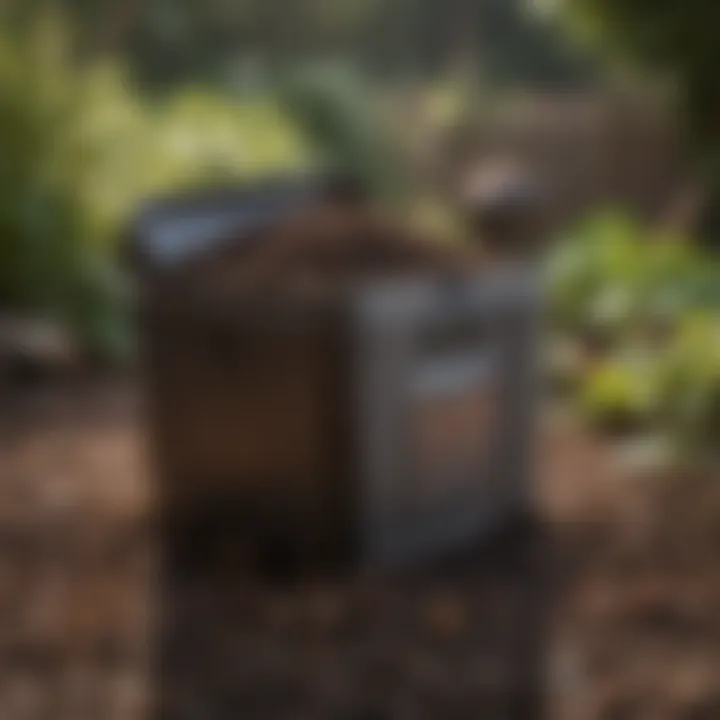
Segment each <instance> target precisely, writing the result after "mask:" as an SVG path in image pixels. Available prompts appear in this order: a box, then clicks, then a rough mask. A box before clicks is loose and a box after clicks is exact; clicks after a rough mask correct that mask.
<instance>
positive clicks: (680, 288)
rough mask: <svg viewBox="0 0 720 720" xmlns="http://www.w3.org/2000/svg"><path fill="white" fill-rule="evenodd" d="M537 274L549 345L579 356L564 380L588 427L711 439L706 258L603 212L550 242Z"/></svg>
mask: <svg viewBox="0 0 720 720" xmlns="http://www.w3.org/2000/svg"><path fill="white" fill-rule="evenodd" d="M547 278H548V287H549V291H550V309H551V315H552V321H553V326H554V328H555V331H556V332H557V333H558V334H559V336H560V338H561V341H560V342H558V343H557V345H558V346H559V347H570V348H571V349H572V350H573V357H578V358H580V360H581V362H580V365H579V367H578V363H575V364H573V365H572V367H571V368H570V369H565V370H564V372H565V373H566V374H567V373H572V378H571V379H572V382H571V383H570V382H566V383H564V384H565V385H566V386H568V385H569V386H570V387H572V388H574V389H575V391H576V392H577V400H578V402H579V405H580V407H581V409H582V411H583V413H584V415H585V416H586V417H587V418H588V419H589V420H590V421H591V422H592V423H593V424H594V425H596V426H599V427H602V428H606V429H615V430H617V429H626V430H627V429H630V428H633V429H645V430H657V431H658V432H662V433H670V434H671V435H672V436H673V437H674V438H676V439H678V440H681V441H682V443H683V444H684V445H688V444H690V443H699V444H701V445H703V446H704V447H706V448H707V447H712V446H714V445H717V444H719V443H720V262H719V261H718V259H717V257H716V256H713V255H711V254H708V253H705V252H703V251H701V250H698V249H697V248H696V247H695V246H694V245H693V244H692V243H691V242H689V241H682V240H681V239H678V238H668V237H665V236H663V235H662V234H660V233H657V232H653V231H651V230H649V229H648V228H643V227H642V226H641V225H640V224H638V223H636V222H633V221H632V220H630V219H629V218H627V217H625V216H623V215H622V214H619V213H606V214H603V215H601V216H598V217H596V218H594V219H592V220H591V221H590V222H588V223H586V224H585V225H584V226H583V227H581V228H579V229H578V230H577V231H576V232H573V233H570V236H569V237H568V238H567V239H566V240H565V241H564V242H562V243H560V245H559V246H558V247H557V248H556V249H555V251H554V252H553V254H552V256H551V258H550V260H549V263H548V273H547ZM583 358H585V361H584V363H583V362H582V360H583ZM554 370H555V372H556V373H557V372H559V371H561V370H562V368H560V366H559V363H558V362H556V363H555V368H554Z"/></svg>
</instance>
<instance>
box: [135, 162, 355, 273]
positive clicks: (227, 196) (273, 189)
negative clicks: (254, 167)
mask: <svg viewBox="0 0 720 720" xmlns="http://www.w3.org/2000/svg"><path fill="white" fill-rule="evenodd" d="M339 193H344V194H345V195H346V196H350V195H349V194H350V193H355V194H354V195H353V197H358V196H359V195H358V193H359V188H357V186H355V185H354V184H353V181H352V180H351V179H349V178H346V177H340V176H339V175H337V174H332V173H323V174H300V175H293V176H282V177H274V178H270V179H265V180H263V181H261V182H255V183H252V184H249V183H248V184H238V185H233V186H224V187H214V188H210V189H203V190H196V191H189V192H184V193H180V194H176V195H173V196H169V197H162V198H157V199H154V200H152V201H150V202H149V203H148V204H147V205H145V206H144V207H143V208H141V210H140V212H139V213H138V214H137V216H136V218H135V220H134V222H133V223H132V224H131V227H130V232H129V239H128V243H127V248H126V250H127V253H128V260H129V262H130V264H131V265H132V266H133V267H134V268H135V269H137V270H139V271H140V272H141V273H142V272H148V271H150V272H152V271H169V270H173V269H176V268H179V267H181V266H186V265H187V264H189V263H192V262H193V260H196V259H200V258H201V257H203V256H204V255H206V254H207V253H208V252H210V251H212V250H214V249H216V248H218V247H219V246H221V245H222V244H224V243H227V242H233V243H238V242H244V241H247V242H252V241H255V240H256V239H257V238H258V235H259V232H260V231H262V230H265V229H267V228H269V227H270V226H272V225H273V224H274V223H276V222H277V221H278V220H279V219H281V218H283V217H285V216H286V215H287V214H289V213H292V212H296V211H298V210H301V209H303V208H306V207H309V206H311V205H313V204H315V203H317V202H320V201H322V200H326V199H329V198H332V197H336V196H337V195H338V194H339Z"/></svg>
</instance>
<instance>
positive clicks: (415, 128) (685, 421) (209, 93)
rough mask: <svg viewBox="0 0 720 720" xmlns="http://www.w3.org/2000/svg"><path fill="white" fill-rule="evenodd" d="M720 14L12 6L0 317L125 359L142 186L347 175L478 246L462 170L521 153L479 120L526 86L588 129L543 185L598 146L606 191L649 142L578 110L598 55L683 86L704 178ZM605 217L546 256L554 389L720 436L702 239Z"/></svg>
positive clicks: (714, 271) (3, 6)
mask: <svg viewBox="0 0 720 720" xmlns="http://www.w3.org/2000/svg"><path fill="white" fill-rule="evenodd" d="M718 12H720V11H718V10H716V9H715V6H714V5H713V4H712V3H710V2H705V0H689V1H686V2H684V3H679V2H677V1H676V0H662V2H656V3H648V2H644V0H545V1H541V0H484V1H483V2H473V1H472V0H383V1H382V2H381V1H380V0H55V1H54V2H48V0H22V1H20V0H4V2H2V3H0V13H2V26H1V27H0V182H1V187H2V195H1V196H0V238H1V239H0V313H4V312H7V311H10V312H12V313H20V314H29V315H32V316H40V317H45V318H49V319H51V320H52V321H54V322H57V323H58V324H60V325H61V326H63V327H65V328H67V329H69V330H70V331H71V332H72V334H73V336H74V337H75V339H76V340H77V341H78V344H79V345H80V347H81V348H82V349H83V350H84V351H86V352H87V353H89V354H91V355H95V356H100V357H103V358H121V357H124V356H127V355H128V353H129V352H130V347H129V340H130V337H131V335H130V331H129V324H128V321H127V307H128V303H127V290H126V288H125V287H124V283H123V278H122V277H121V275H120V273H119V271H118V270H119V268H118V263H117V243H118V238H119V237H120V235H121V231H122V228H123V226H124V224H125V223H126V222H128V220H129V219H130V218H131V217H132V215H133V213H134V211H135V209H136V207H137V205H138V203H139V202H140V201H141V200H143V199H144V198H146V197H147V196H148V195H150V194H153V193H162V192H167V191H170V190H173V189H176V188H180V187H188V186H192V185H198V184H203V183H210V182H217V181H218V180H227V179H231V178H233V179H238V178H242V179H252V178H257V177H259V176H263V175H268V174H273V173H276V172H283V171H288V170H294V169H298V168H305V167H307V166H308V165H331V166H336V167H338V166H339V167H342V168H345V169H347V170H350V171H351V172H352V173H354V174H355V175H357V176H358V177H360V178H361V179H362V180H364V181H365V182H366V183H367V184H368V185H369V186H370V187H371V188H372V189H373V190H374V192H375V194H376V196H377V197H378V198H381V199H383V200H385V201H387V202H389V203H393V204H395V205H399V204H402V205H405V206H406V207H408V208H409V209H410V210H411V212H410V214H409V216H408V217H410V218H411V219H412V220H413V221H417V222H419V224H422V225H424V226H426V227H432V228H433V229H434V230H437V231H438V232H439V233H440V234H441V235H447V236H453V237H455V236H462V235H463V232H464V225H463V221H462V216H461V213H459V212H458V210H457V205H454V204H453V202H454V200H457V191H458V184H459V183H458V181H459V179H460V178H459V177H458V170H457V168H458V167H460V168H462V169H465V168H469V169H472V168H473V164H477V163H478V160H477V158H476V154H477V153H476V151H477V148H478V147H480V148H484V150H482V152H480V153H479V154H478V157H480V156H482V157H483V158H485V157H487V158H488V159H489V160H492V159H493V156H494V155H500V154H502V153H505V154H506V155H509V156H512V157H515V155H518V154H521V153H522V146H523V142H524V141H523V138H522V137H521V134H520V135H513V133H514V132H515V130H514V124H513V121H510V120H508V119H507V116H505V115H503V113H501V112H500V113H497V117H499V118H502V120H501V121H500V122H498V123H496V125H498V126H500V129H501V131H502V132H500V133H498V132H495V135H494V136H493V132H491V131H490V130H488V127H486V126H484V125H483V122H484V119H486V118H488V117H490V116H493V115H495V113H494V109H495V108H496V106H499V105H500V104H501V102H502V99H503V98H504V97H506V96H509V95H512V94H513V93H518V94H521V93H522V92H527V91H528V90H529V91H531V92H532V93H533V98H542V99H543V100H546V99H548V98H550V99H554V98H558V97H561V98H568V97H572V98H573V102H574V105H573V103H570V104H569V105H573V108H574V109H573V108H570V110H571V112H570V111H569V114H568V117H570V118H571V119H570V120H568V121H567V122H568V123H574V124H575V125H577V126H579V124H580V121H579V120H575V119H574V118H575V115H573V114H572V113H577V114H578V116H582V117H584V118H585V119H584V120H583V121H582V122H584V123H586V124H587V126H588V127H589V128H591V130H592V132H593V133H595V135H594V136H593V137H594V138H595V139H594V140H593V142H595V141H597V143H598V144H597V145H592V146H591V143H590V142H587V143H585V142H584V141H583V140H580V141H579V142H576V145H574V146H573V147H574V149H572V150H569V149H568V147H569V146H568V145H567V137H566V136H568V135H569V134H568V133H567V132H566V131H565V130H560V131H559V133H560V135H561V137H560V141H561V144H560V146H559V153H560V154H559V155H557V154H556V155H553V154H552V153H550V152H548V151H547V147H545V146H542V147H540V153H539V154H540V155H544V156H546V157H545V160H544V162H545V165H546V167H549V168H550V172H551V173H552V170H553V168H554V169H555V176H553V177H551V176H549V177H547V178H545V179H546V180H548V184H549V186H552V183H553V182H555V181H557V178H558V177H559V172H558V171H559V170H561V169H563V168H567V169H568V172H567V175H568V177H567V178H566V179H565V180H564V182H565V183H566V186H567V189H568V191H572V190H574V189H575V188H576V187H577V186H578V185H579V182H578V180H577V177H576V176H575V175H574V174H573V173H575V172H576V171H575V169H573V168H574V166H573V164H572V162H571V160H572V161H574V160H575V159H576V156H579V155H580V154H581V151H582V150H583V149H584V148H585V149H587V153H588V155H589V156H590V157H591V158H592V161H593V162H595V163H596V164H597V168H596V169H594V170H593V171H592V172H593V173H594V174H595V175H597V176H598V178H599V180H598V182H599V184H600V185H602V184H603V183H605V184H607V180H606V170H607V161H606V158H608V157H610V156H612V157H613V158H615V159H617V158H620V159H622V158H623V157H625V156H627V157H629V156H630V155H631V153H630V152H628V147H627V146H628V144H630V145H632V146H633V147H635V146H636V145H637V144H638V143H637V141H636V140H635V139H631V140H630V141H628V142H626V143H625V145H623V144H622V143H620V142H619V141H618V140H617V137H618V136H619V135H621V133H619V132H618V128H617V127H613V126H612V125H607V126H605V125H602V123H600V122H599V121H598V120H597V118H596V117H595V116H594V115H593V113H592V112H591V111H589V110H587V109H586V108H585V106H584V105H583V104H582V102H581V100H582V98H583V97H586V96H588V97H589V96H593V95H598V94H599V93H600V92H601V91H602V89H603V88H604V87H605V86H606V84H607V82H608V75H607V74H606V73H605V72H604V68H603V67H602V66H601V65H600V64H599V63H598V62H596V61H595V60H594V59H591V55H590V54H589V52H588V51H587V49H586V48H587V47H592V46H593V45H595V46H598V47H599V48H600V50H601V51H602V52H601V53H600V55H601V56H602V55H604V56H605V57H607V58H609V59H610V60H611V62H610V63H609V64H608V65H609V66H614V65H616V64H617V62H618V61H619V62H620V63H621V65H622V66H623V67H625V66H626V65H625V63H626V62H627V61H630V62H629V63H628V64H627V67H638V68H642V69H643V71H645V72H646V75H645V77H650V78H651V79H652V81H651V82H649V83H648V84H650V85H652V84H654V83H655V81H656V80H659V81H660V82H661V84H667V85H668V86H669V87H670V88H671V89H673V90H674V93H675V95H676V98H677V100H678V104H677V107H678V108H679V109H680V111H681V113H680V115H681V118H682V121H683V123H684V125H685V127H686V128H687V129H688V130H689V137H690V138H692V139H693V141H694V148H695V149H696V150H698V149H700V150H702V152H696V153H695V158H696V160H697V159H698V158H700V160H701V167H702V169H703V171H704V173H705V178H709V179H710V185H711V186H712V184H713V182H714V178H717V177H718V176H720V172H717V169H716V166H717V165H718V162H717V161H716V157H717V156H718V153H717V152H716V149H718V148H720V143H718V137H717V132H718V128H717V125H716V118H717V106H718V104H719V103H720V80H718V76H717V73H716V71H715V66H716V63H715V59H716V53H717V50H716V46H715V41H714V40H715V39H714V27H715V22H714V20H715V19H717V18H718ZM558 20H559V21H560V22H558ZM564 27H568V28H570V33H567V34H566V33H564V32H561V30H562V29H563V28H564ZM578 40H581V41H585V42H586V44H585V45H583V42H578ZM587 41H590V42H589V43H588V42H587ZM581 48H582V49H581ZM578 98H579V100H578ZM524 107H525V108H526V109H525V110H524V111H523V112H525V114H526V116H527V115H528V114H529V115H530V121H529V123H525V124H526V125H528V124H529V125H535V126H537V127H540V126H542V127H546V129H548V130H552V129H553V128H554V127H563V126H562V125H561V123H559V122H558V120H557V117H556V115H554V114H553V112H546V111H545V110H543V108H544V107H545V105H543V103H542V102H534V101H530V102H527V103H525V104H524ZM648 107H650V106H648ZM563 112H564V111H563ZM648 115H652V116H653V117H655V116H656V115H657V113H656V112H655V108H654V106H653V107H652V108H651V109H649V110H648ZM623 124H624V121H622V120H621V121H620V122H619V123H618V125H619V126H622V125H623ZM520 125H522V123H520ZM575 125H574V126H575ZM597 128H606V129H605V130H602V129H601V131H599V132H598V131H597ZM607 128H609V129H607ZM496 129H497V128H496ZM620 130H622V127H620ZM518 132H519V131H518ZM550 134H552V133H550ZM556 134H557V133H556ZM640 134H642V133H640ZM596 136H597V137H596ZM493 137H495V139H492V138H493ZM578 137H582V135H581V134H579V135H578ZM498 138H499V139H498ZM598 138H599V139H598ZM553 142H554V141H553ZM612 142H616V143H617V144H616V145H613V146H612V148H610V146H609V145H608V143H612ZM563 143H565V144H563ZM603 143H605V145H603ZM488 145H490V146H491V147H485V146H488ZM541 145H542V143H541ZM623 148H625V149H623ZM556 150H558V148H556ZM483 153H484V154H483ZM513 154H515V155H513ZM657 154H658V153H656V152H655V150H654V149H653V148H650V149H649V150H648V153H646V156H645V157H651V156H655V155H657ZM570 155H572V156H573V157H570ZM633 162H635V164H636V165H637V166H638V167H640V166H644V165H646V164H647V163H646V161H645V160H634V161H633ZM455 166H457V167H455ZM636 169H637V168H635V169H633V170H631V171H627V172H626V171H625V170H622V169H621V172H620V174H621V175H623V176H630V175H632V174H633V173H634V172H635V170H636ZM651 172H652V173H654V174H657V173H655V171H654V170H651ZM719 185H720V184H718V185H716V187H718V186H719ZM623 192H624V191H623ZM662 202H664V200H663V201H662ZM583 207H586V206H583ZM600 209H601V208H597V210H598V212H594V213H591V214H592V215H593V216H592V217H591V218H590V219H588V220H586V221H584V222H583V223H581V224H580V225H578V226H576V227H575V229H574V230H571V231H569V232H567V233H566V234H565V235H564V236H563V237H561V238H560V239H559V240H557V242H553V243H551V244H552V245H553V250H552V252H551V253H550V257H549V258H548V265H547V272H548V287H549V288H550V299H551V303H550V304H551V317H552V320H553V323H552V325H553V328H554V336H555V338H554V341H553V343H552V345H553V347H552V353H551V354H552V356H553V359H552V363H551V366H552V368H553V372H554V375H555V379H556V380H557V382H558V385H559V386H562V387H563V388H564V389H565V390H566V391H569V392H570V395H571V397H572V399H573V402H574V403H575V405H576V406H577V408H578V409H579V410H580V411H581V412H582V413H583V415H584V416H585V417H586V418H587V419H588V420H589V421H591V422H592V423H594V424H596V425H598V426H600V427H604V428H607V429H612V430H614V431H618V430H619V429H623V430H625V431H627V430H632V432H637V431H638V430H640V431H643V432H644V431H652V432H658V433H661V434H671V435H672V436H673V437H674V438H676V439H684V440H687V439H688V438H695V439H698V438H701V439H702V438H705V440H707V439H708V438H713V437H715V438H717V432H718V430H719V429H720V428H719V426H720V422H719V420H718V416H719V415H720V399H719V398H720V358H719V357H718V333H719V332H720V330H719V329H718V327H719V325H720V319H719V318H720V269H719V267H718V261H717V260H716V259H715V257H714V256H713V255H712V254H709V253H707V252H705V251H703V250H700V249H698V247H697V244H696V243H695V242H693V239H692V238H691V237H688V234H690V233H691V231H692V223H690V224H686V227H684V228H683V227H681V229H680V230H677V226H676V225H675V226H673V227H675V228H676V229H675V230H673V231H670V230H668V229H667V228H663V227H660V228H659V229H658V227H657V226H654V225H648V224H643V223H641V222H640V221H638V220H636V219H634V218H633V217H632V215H631V214H629V213H627V212H625V211H612V212H604V211H603V212H600V211H599V210H600ZM713 433H715V435H714V436H713ZM681 444H686V443H684V442H683V443H681ZM711 444H712V443H711V442H705V443H704V445H705V446H706V447H708V446H710V445H711Z"/></svg>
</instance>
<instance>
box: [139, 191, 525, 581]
mask: <svg viewBox="0 0 720 720" xmlns="http://www.w3.org/2000/svg"><path fill="white" fill-rule="evenodd" d="M327 187H328V186H326V185H322V184H308V183H307V182H305V181H303V182H299V183H295V184H292V183H289V184H282V183H280V184H275V185H268V186H266V187H264V188H260V189H254V190H237V191H234V192H231V191H224V192H223V193H220V194H216V195H214V196H213V195H208V196H205V197H202V198H185V199H180V200H176V201H172V202H170V203H166V204H160V205H158V206H157V207H156V208H154V209H153V208H151V209H150V210H149V211H148V212H147V213H145V214H144V215H143V216H141V218H140V222H139V223H138V225H137V226H136V233H135V243H134V244H135V247H136V252H137V254H138V257H140V258H141V259H143V262H144V266H143V268H144V269H143V274H142V275H143V277H144V278H145V281H144V283H142V286H143V287H142V293H141V295H142V301H141V308H140V312H141V318H142V326H143V331H144V338H145V360H146V377H147V383H148V390H149V401H150V417H151V425H152V438H153V448H154V457H155V462H156V467H157V470H158V473H159V476H160V498H159V500H160V507H161V508H162V512H163V517H164V520H165V522H166V528H167V529H168V535H167V537H168V538H169V540H168V542H169V545H170V546H171V548H172V549H173V550H174V551H175V552H176V553H177V557H178V559H179V560H180V561H182V562H192V561H193V560H197V561H204V560H207V558H208V557H210V556H211V555H213V553H215V554H217V552H218V549H217V548H218V547H219V546H220V545H222V546H223V547H224V548H226V549H227V548H236V549H237V548H239V547H242V548H245V549H248V548H249V549H250V550H251V551H252V552H253V553H256V554H257V556H258V557H265V558H268V557H273V558H275V559H277V558H278V557H282V558H285V559H286V560H291V561H292V562H295V561H299V562H301V563H306V562H307V563H310V564H312V565H322V566H326V565H331V566H343V567H353V568H363V567H372V568H382V567H391V566H396V565H399V564H404V563H407V562H413V561H417V560H420V559H425V558H429V557H431V556H437V555H439V554H442V553H445V552H449V551H452V550H457V549H461V548H463V547H464V546H466V545H467V544H468V543H471V542H476V541H477V540H478V539H482V537H484V536H487V534H489V533H491V532H493V531H494V530H495V529H497V528H499V527H500V526H502V525H503V524H504V523H505V522H507V521H508V520H509V519H510V518H512V517H515V516H517V515H518V514H522V513H525V512H526V511H527V510H528V508H529V507H530V502H531V488H530V483H531V476H532V465H533V463H532V453H533V448H532V436H533V432H532V425H533V416H534V406H535V394H536V393H535V361H536V355H537V351H536V337H537V330H538V307H539V296H538V290H537V285H536V279H535V277H534V274H533V272H532V270H530V269H529V268H527V267H524V266H514V267H512V268H508V269H505V270H502V271H500V270H496V271H492V272H490V271H488V272H487V273H484V272H478V273H474V274H473V275H472V276H468V277H464V278H463V279H457V278H454V279H451V280H449V279H448V278H447V277H444V276H442V275H439V276H438V277H425V278H404V279H392V278H388V279H385V280H383V281H382V282H368V283H364V284H362V283H361V284H359V285H358V286H354V287H353V288H351V289H348V292H346V293H344V294H343V296H342V298H341V299H339V300H338V301H337V302H336V303H334V304H332V305H331V306H326V307H322V308H302V307H297V306H295V305H293V304H291V303H288V304H285V305H283V304H282V303H281V302H277V301H276V299H273V298H267V303H266V304H265V303H263V302H255V303H254V304H253V305H252V307H245V306H243V304H242V303H241V304H213V303H211V302H209V301H208V300H207V298H204V297H203V296H202V293H196V292H194V291H193V290H192V287H193V285H192V283H191V282H189V281H188V282H185V280H183V278H191V277H192V273H193V272H194V268H196V267H200V266H202V263H203V258H204V256H206V255H207V254H208V253H210V254H211V253H212V249H213V247H214V245H213V243H215V242H216V241H217V238H218V237H220V236H221V235H222V234H223V232H225V231H227V230H229V229H232V230H233V231H234V233H235V235H234V237H235V242H238V243H240V244H242V243H243V242H245V241H247V242H248V243H252V242H263V241H264V240H263V238H265V237H266V235H267V233H266V231H267V229H268V228H269V227H271V226H272V223H273V222H276V221H277V218H278V217H280V216H282V215H283V214H284V213H287V212H290V211H292V209H293V208H296V207H298V206H303V205H307V204H312V203H323V202H328V201H330V202H332V197H330V196H329V195H328V192H327ZM238 230H241V231H242V232H240V233H238ZM238 238H240V239H238ZM242 238H246V240H243V239H242ZM267 241H268V242H269V240H267Z"/></svg>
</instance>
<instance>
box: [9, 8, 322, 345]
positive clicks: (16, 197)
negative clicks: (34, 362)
mask: <svg viewBox="0 0 720 720" xmlns="http://www.w3.org/2000/svg"><path fill="white" fill-rule="evenodd" d="M307 160H308V153H307V151H306V149H305V146H304V144H303V142H302V141H301V139H300V137H299V135H298V133H296V132H295V130H294V128H293V126H292V125H291V123H290V122H289V121H288V120H287V119H286V118H285V117H284V116H283V115H282V114H281V112H280V111H279V109H278V107H277V106H276V105H275V104H273V103H272V102H270V101H253V102H246V103H233V102H230V101H226V100H223V99H221V98H218V97H216V96H213V95H211V94H209V93H206V92H202V91H187V92H185V93H183V94H182V95H180V96H178V97H175V98H171V99H170V100H167V101H165V102H163V103H162V104H155V105H152V104H150V103H149V102H147V101H145V100H143V99H142V98H141V97H140V96H139V95H138V94H137V93H136V92H135V91H134V90H133V88H132V85H131V83H130V81H129V79H128V77H127V76H126V75H125V73H124V72H123V70H122V68H120V67H118V66H117V65H114V64H109V63H106V64H92V65H81V64H79V63H78V62H76V60H75V58H74V57H73V53H72V42H71V33H70V32H69V30H68V27H67V25H65V24H64V23H63V22H62V21H61V20H60V19H58V18H57V17H51V16H44V17H43V18H42V19H41V20H39V21H38V22H37V23H36V24H34V25H33V26H32V27H30V28H29V29H26V30H25V31H24V32H16V33H14V34H11V33H10V31H9V30H7V29H6V30H5V31H3V32H0V190H1V191H2V192H1V193H0V307H10V308H11V309H13V310H16V311H22V312H33V313H39V314H43V315H46V316H51V317H54V318H56V319H58V320H59V321H60V322H62V323H64V324H66V325H68V326H70V327H71V329H72V330H73V331H74V332H75V333H76V334H77V335H78V337H79V338H80V339H81V340H82V341H83V342H84V343H85V344H86V345H87V346H88V347H89V348H90V349H92V350H97V351H101V352H105V353H118V352H120V351H121V349H122V343H123V341H124V339H125V338H126V331H125V328H124V326H123V325H122V299H121V298H120V296H119V293H120V288H119V285H118V281H117V277H116V275H117V274H116V272H115V267H114V255H113V252H114V247H115V240H116V238H117V237H118V231H119V229H120V227H121V225H122V223H123V222H125V221H126V220H127V219H128V218H129V216H130V214H131V213H132V212H133V210H134V208H135V206H136V204H137V203H138V201H139V200H140V199H142V198H144V197H145V196H147V195H148V194H150V193H154V192H162V191H167V190H170V189H173V188H177V187H179V186H185V185H189V184H195V183H202V182H205V181H208V180H216V179H218V178H219V177H220V178H222V177H225V178H227V177H247V176H253V175H257V174H265V173H270V172H273V171H275V170H279V169H289V168H295V167H298V166H299V165H302V164H304V163H306V162H307Z"/></svg>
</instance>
